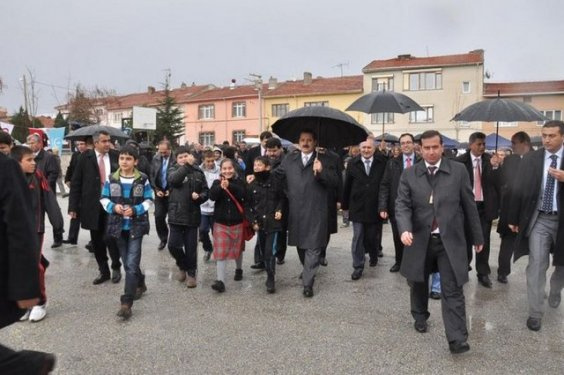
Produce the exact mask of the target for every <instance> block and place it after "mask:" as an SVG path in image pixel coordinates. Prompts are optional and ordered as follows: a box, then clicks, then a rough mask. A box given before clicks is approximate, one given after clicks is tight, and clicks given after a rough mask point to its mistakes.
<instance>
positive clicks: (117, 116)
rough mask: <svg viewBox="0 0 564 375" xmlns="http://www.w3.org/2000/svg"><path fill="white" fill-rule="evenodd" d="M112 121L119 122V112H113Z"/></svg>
mask: <svg viewBox="0 0 564 375" xmlns="http://www.w3.org/2000/svg"><path fill="white" fill-rule="evenodd" d="M114 122H121V112H119V113H114Z"/></svg>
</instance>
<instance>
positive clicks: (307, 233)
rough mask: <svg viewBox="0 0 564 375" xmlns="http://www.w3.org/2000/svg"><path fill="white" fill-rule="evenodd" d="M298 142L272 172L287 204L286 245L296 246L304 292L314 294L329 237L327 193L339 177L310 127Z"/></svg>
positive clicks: (303, 132)
mask: <svg viewBox="0 0 564 375" xmlns="http://www.w3.org/2000/svg"><path fill="white" fill-rule="evenodd" d="M298 145H299V151H298V150H296V151H295V152H293V153H291V154H289V155H288V156H286V158H284V160H283V161H282V163H281V165H280V167H278V168H277V169H276V171H275V173H276V175H277V176H278V177H280V178H282V180H283V181H284V182H285V186H286V191H287V196H288V200H289V203H290V213H289V221H288V244H289V245H291V246H297V248H298V255H299V257H300V262H301V263H302V264H303V272H302V281H303V287H304V290H303V294H304V296H305V297H313V283H314V279H315V273H316V271H317V268H318V267H319V256H320V253H321V249H322V248H323V247H324V246H326V245H327V239H328V237H329V236H328V214H329V213H328V205H327V201H328V192H329V190H330V189H336V188H337V185H338V181H339V178H338V176H337V171H336V170H335V168H334V167H333V164H332V163H330V162H329V160H327V157H326V155H324V154H318V153H317V152H316V151H315V147H316V145H317V138H316V134H315V133H314V132H313V130H308V129H304V130H302V131H301V132H300V134H299V141H298Z"/></svg>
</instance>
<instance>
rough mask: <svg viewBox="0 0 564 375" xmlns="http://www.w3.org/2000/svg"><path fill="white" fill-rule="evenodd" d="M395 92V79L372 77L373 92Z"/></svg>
mask: <svg viewBox="0 0 564 375" xmlns="http://www.w3.org/2000/svg"><path fill="white" fill-rule="evenodd" d="M384 90H386V91H394V77H393V76H391V77H372V91H373V92H374V91H384Z"/></svg>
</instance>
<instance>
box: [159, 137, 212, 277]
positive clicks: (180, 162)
mask: <svg viewBox="0 0 564 375" xmlns="http://www.w3.org/2000/svg"><path fill="white" fill-rule="evenodd" d="M195 164H196V158H195V157H194V155H192V154H191V153H190V152H189V151H188V149H187V148H186V147H184V146H180V147H178V149H177V150H176V164H175V165H174V166H173V167H172V168H171V169H170V171H169V173H168V178H167V182H168V185H169V186H170V189H171V190H170V196H169V198H168V225H169V230H170V235H169V238H168V250H169V251H170V254H171V255H172V256H173V257H174V259H175V260H176V265H177V266H178V269H179V273H178V276H177V279H178V281H180V282H184V281H186V286H187V287H188V288H195V287H196V286H197V285H198V284H197V280H196V271H197V269H198V228H199V226H200V221H201V216H202V215H201V212H200V205H201V204H202V203H204V202H205V201H207V200H208V185H207V183H206V177H205V176H204V173H203V172H202V171H201V170H200V168H198V167H197V166H196V165H195Z"/></svg>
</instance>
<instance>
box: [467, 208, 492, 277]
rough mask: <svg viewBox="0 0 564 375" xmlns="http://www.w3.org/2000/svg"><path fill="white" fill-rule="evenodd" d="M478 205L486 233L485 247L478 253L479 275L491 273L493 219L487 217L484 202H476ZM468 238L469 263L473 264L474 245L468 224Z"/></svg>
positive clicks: (482, 225)
mask: <svg viewBox="0 0 564 375" xmlns="http://www.w3.org/2000/svg"><path fill="white" fill-rule="evenodd" d="M476 207H477V208H478V215H480V225H481V227H482V233H483V235H484V248H483V249H482V251H481V252H479V253H477V254H476V262H475V263H476V273H477V274H478V275H489V274H490V273H491V270H490V264H489V260H490V232H491V231H492V222H491V220H486V219H485V210H484V203H483V202H476ZM466 238H467V239H468V240H467V241H466V242H467V245H466V252H467V253H468V265H472V256H473V254H474V252H473V246H472V243H473V241H471V240H470V239H471V238H472V237H471V235H470V234H469V233H468V226H466Z"/></svg>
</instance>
